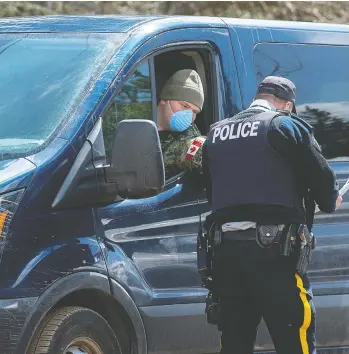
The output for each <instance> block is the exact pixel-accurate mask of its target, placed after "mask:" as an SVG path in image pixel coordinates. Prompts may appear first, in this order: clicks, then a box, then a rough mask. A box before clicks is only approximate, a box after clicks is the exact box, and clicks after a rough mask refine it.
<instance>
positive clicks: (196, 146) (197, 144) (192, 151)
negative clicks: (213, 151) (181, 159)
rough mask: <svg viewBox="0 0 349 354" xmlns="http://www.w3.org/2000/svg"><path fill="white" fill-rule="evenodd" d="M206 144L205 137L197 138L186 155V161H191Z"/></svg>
mask: <svg viewBox="0 0 349 354" xmlns="http://www.w3.org/2000/svg"><path fill="white" fill-rule="evenodd" d="M204 142H205V138H203V137H200V136H199V137H197V138H195V139H194V140H193V141H192V143H191V144H190V146H189V149H188V151H187V153H186V154H185V159H186V160H188V161H191V160H192V159H193V158H194V156H195V155H196V153H197V152H198V151H199V150H200V149H201V147H202V145H203V144H204Z"/></svg>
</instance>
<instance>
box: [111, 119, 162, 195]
mask: <svg viewBox="0 0 349 354" xmlns="http://www.w3.org/2000/svg"><path fill="white" fill-rule="evenodd" d="M105 176H106V182H107V183H116V185H117V191H118V195H119V196H121V197H122V198H146V197H151V196H154V195H156V194H158V193H160V192H161V191H162V190H163V188H164V185H165V171H164V162H163V156H162V151H161V144H160V137H159V133H158V130H157V127H156V125H155V123H154V122H152V121H150V120H143V119H128V120H123V121H121V122H120V123H119V124H118V125H117V127H116V134H115V138H114V143H113V148H112V153H111V161H110V166H108V167H107V168H106V169H105Z"/></svg>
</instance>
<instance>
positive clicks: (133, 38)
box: [0, 16, 349, 354]
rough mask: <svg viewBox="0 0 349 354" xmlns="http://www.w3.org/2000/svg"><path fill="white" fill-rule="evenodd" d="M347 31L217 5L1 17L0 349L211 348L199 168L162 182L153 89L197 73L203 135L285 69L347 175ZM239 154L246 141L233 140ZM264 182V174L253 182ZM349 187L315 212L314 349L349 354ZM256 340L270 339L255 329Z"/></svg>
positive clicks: (22, 352)
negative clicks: (335, 205)
mask: <svg viewBox="0 0 349 354" xmlns="http://www.w3.org/2000/svg"><path fill="white" fill-rule="evenodd" d="M348 63H349V26H344V25H325V24H310V23H297V22H279V21H260V20H244V19H228V18H211V17H181V16H177V17H176V16H173V17H162V16H144V17H142V16H140V17H137V16H90V17H89V16H62V17H59V16H57V17H42V18H40V17H38V18H17V19H1V20H0V68H1V69H0V90H1V91H0V92H1V95H0V236H1V237H0V353H1V354H12V353H16V354H44V353H47V354H53V353H54V354H77V353H80V354H83V353H89V354H109V353H110V354H121V353H123V354H125V353H126V354H146V353H148V354H155V353H156V354H160V353H163V354H164V353H166V354H170V353H183V354H184V353H194V354H199V353H217V352H218V351H219V332H218V331H217V329H216V327H214V326H211V325H208V324H207V323H206V316H205V313H204V307H205V305H204V302H205V297H206V290H205V289H204V288H202V286H201V280H200V277H199V274H198V272H197V267H196V235H197V230H198V223H199V214H201V215H202V217H203V218H204V217H205V215H207V213H208V212H209V210H210V209H209V206H208V204H207V201H206V199H205V192H204V190H203V188H202V187H201V185H200V183H199V182H198V176H197V175H195V174H194V173H184V172H182V173H180V174H179V175H176V176H172V177H171V178H166V176H164V169H163V159H162V154H161V148H160V142H159V136H158V132H157V129H156V114H157V94H158V93H159V91H160V89H161V87H162V85H163V84H164V83H165V81H166V80H167V78H169V77H170V76H171V75H172V74H173V73H174V72H175V71H177V70H180V69H183V68H191V69H195V70H196V71H197V72H198V73H199V75H200V77H201V79H202V81H203V85H204V91H205V97H206V99H205V104H204V107H203V111H202V112H201V113H200V114H199V115H198V117H197V120H196V124H197V126H198V128H199V129H200V131H201V132H202V134H206V133H207V132H208V129H209V126H210V125H211V124H212V123H214V122H215V121H217V120H220V119H224V118H226V117H229V116H232V115H234V114H236V113H237V112H239V111H241V110H242V109H245V108H246V107H248V105H249V104H250V102H251V100H252V99H253V96H254V94H255V89H256V86H257V84H258V83H259V82H260V81H261V80H262V79H263V78H264V77H265V76H267V75H282V76H286V77H288V78H290V79H291V80H293V81H294V82H295V84H296V85H297V110H298V112H299V114H300V115H301V116H302V117H303V118H305V119H307V120H308V121H309V122H310V123H311V124H313V126H314V127H315V130H316V137H317V139H318V141H319V143H320V144H321V146H322V149H323V152H324V154H325V156H326V158H327V159H328V160H329V161H330V163H331V166H332V167H333V169H334V170H335V172H336V173H337V177H338V179H339V181H340V183H341V184H342V183H343V182H344V181H345V180H346V179H347V178H348V176H349V66H348ZM242 153H243V152H242ZM256 183H257V181H256ZM348 213H349V200H348V197H347V196H346V197H345V198H344V201H343V203H342V206H341V208H340V210H339V211H337V212H335V213H333V214H330V215H326V214H322V213H319V214H318V215H317V216H316V220H315V233H316V235H317V239H318V246H317V249H316V251H315V253H314V256H313V260H312V263H311V265H310V268H309V276H310V278H311V281H312V284H313V288H314V294H315V303H316V306H317V336H318V347H319V352H321V353H349V215H348ZM256 350H258V351H262V352H264V353H266V352H272V351H273V345H272V342H271V339H270V337H269V335H268V332H267V330H266V327H265V325H264V324H263V325H262V326H261V328H260V331H259V333H258V340H257V343H256Z"/></svg>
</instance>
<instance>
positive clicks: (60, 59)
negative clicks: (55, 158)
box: [0, 33, 125, 160]
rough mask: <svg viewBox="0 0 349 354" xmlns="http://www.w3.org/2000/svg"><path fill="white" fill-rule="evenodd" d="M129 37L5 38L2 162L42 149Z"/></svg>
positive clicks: (0, 95) (0, 72) (0, 63)
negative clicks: (12, 156) (13, 156)
mask: <svg viewBox="0 0 349 354" xmlns="http://www.w3.org/2000/svg"><path fill="white" fill-rule="evenodd" d="M124 39H125V35H124V34H121V33H114V34H110V33H109V34H107V33H102V34H100V33H98V34H90V33H86V34H85V33H77V34H75V33H68V34H63V33H49V34H47V33H43V34H36V33H35V34H28V33H24V34H23V33H21V34H0V68H1V69H0V160H1V159H4V158H10V157H11V155H14V154H15V155H17V154H26V153H28V152H30V151H32V150H34V149H37V148H38V147H40V145H42V144H43V143H44V142H45V141H46V140H47V139H48V138H49V137H50V135H51V134H52V133H53V132H54V130H55V129H56V128H57V126H58V125H59V124H60V123H61V122H62V121H63V120H65V119H66V118H67V117H68V116H69V115H70V114H71V112H72V110H73V109H74V108H76V105H77V103H79V102H80V100H81V98H82V97H83V96H84V95H85V94H86V92H87V91H88V89H89V87H90V85H91V83H92V82H93V81H94V80H95V79H96V78H97V76H98V74H99V73H100V71H101V69H103V67H104V66H105V65H106V64H107V63H108V61H109V60H110V59H111V57H112V55H113V54H114V53H115V51H116V50H117V48H118V47H119V46H120V45H121V44H122V42H123V40H124Z"/></svg>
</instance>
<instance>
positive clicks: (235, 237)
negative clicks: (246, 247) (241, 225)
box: [222, 228, 256, 241]
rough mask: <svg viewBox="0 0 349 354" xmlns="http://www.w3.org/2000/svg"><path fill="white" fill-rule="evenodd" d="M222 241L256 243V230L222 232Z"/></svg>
mask: <svg viewBox="0 0 349 354" xmlns="http://www.w3.org/2000/svg"><path fill="white" fill-rule="evenodd" d="M222 234H223V239H224V240H231V241H252V240H253V241H256V229H255V228H251V229H247V230H236V231H225V232H222Z"/></svg>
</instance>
